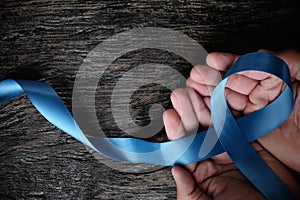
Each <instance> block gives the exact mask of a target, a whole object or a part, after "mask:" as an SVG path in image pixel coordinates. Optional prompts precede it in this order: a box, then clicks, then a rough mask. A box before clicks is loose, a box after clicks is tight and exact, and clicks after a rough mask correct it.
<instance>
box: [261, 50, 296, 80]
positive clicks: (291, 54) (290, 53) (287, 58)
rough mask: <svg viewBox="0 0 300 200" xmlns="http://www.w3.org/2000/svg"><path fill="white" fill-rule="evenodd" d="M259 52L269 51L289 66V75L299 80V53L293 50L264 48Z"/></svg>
mask: <svg viewBox="0 0 300 200" xmlns="http://www.w3.org/2000/svg"><path fill="white" fill-rule="evenodd" d="M259 52H266V53H271V54H274V55H276V56H278V57H279V58H281V59H282V60H284V62H285V63H286V64H287V65H288V66H289V69H290V72H291V77H292V78H294V79H297V80H298V81H300V53H299V52H298V51H295V50H285V51H281V52H274V51H269V50H266V49H260V50H259Z"/></svg>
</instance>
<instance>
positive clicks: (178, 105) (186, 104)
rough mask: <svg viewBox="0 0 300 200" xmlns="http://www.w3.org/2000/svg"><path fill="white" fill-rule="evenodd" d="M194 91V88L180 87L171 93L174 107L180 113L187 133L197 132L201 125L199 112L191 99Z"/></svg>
mask: <svg viewBox="0 0 300 200" xmlns="http://www.w3.org/2000/svg"><path fill="white" fill-rule="evenodd" d="M192 92H194V90H193V89H191V88H186V89H182V88H179V89H176V90H174V91H173V92H172V94H171V101H172V104H173V107H174V109H175V110H176V112H177V113H178V116H179V117H180V119H181V122H182V125H183V128H184V130H185V133H186V134H187V135H190V134H194V133H196V132H197V130H198V126H199V122H198V118H197V114H196V112H195V110H194V106H193V102H192V100H191V95H192Z"/></svg>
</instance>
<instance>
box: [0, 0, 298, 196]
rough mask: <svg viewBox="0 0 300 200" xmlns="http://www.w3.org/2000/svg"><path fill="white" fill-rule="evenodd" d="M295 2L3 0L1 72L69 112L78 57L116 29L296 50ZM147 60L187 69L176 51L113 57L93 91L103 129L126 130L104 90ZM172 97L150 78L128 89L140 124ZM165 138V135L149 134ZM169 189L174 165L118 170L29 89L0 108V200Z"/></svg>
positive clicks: (241, 48)
mask: <svg viewBox="0 0 300 200" xmlns="http://www.w3.org/2000/svg"><path fill="white" fill-rule="evenodd" d="M295 2H297V1H296V0H295V1H294V2H293V1H288V0H286V1H284V0H281V1H279V0H278V1H271V0H263V1H250V0H248V1H240V0H238V1H227V0H226V1H225V0H222V1H213V0H208V1H206V0H203V1H202V0H201V1H188V0H186V1H183V0H182V1H167V0H163V1H131V0H128V1H67V0H63V1H41V0H32V1H13V0H7V1H5V0H2V1H1V2H0V24H1V30H0V50H1V51H0V59H1V63H0V64H1V65H0V69H1V70H0V80H3V79H5V78H20V79H32V80H41V81H46V82H48V83H50V84H51V85H52V86H53V88H54V89H55V90H56V91H57V93H58V94H59V95H60V96H61V97H62V99H63V101H64V102H65V104H66V105H67V107H68V108H69V109H70V110H71V107H72V87H73V84H74V80H75V76H76V72H77V71H78V69H79V67H80V65H81V63H82V62H83V60H84V58H85V57H86V56H87V54H88V52H89V51H91V50H92V49H93V48H94V47H95V46H96V45H97V44H99V43H100V42H101V41H103V40H105V39H107V38H109V37H110V36H112V35H114V34H117V33H120V32H123V31H126V30H129V29H132V28H137V27H150V26H154V27H166V28H172V29H174V30H178V31H180V32H182V33H184V34H187V35H188V36H190V37H191V38H193V39H195V40H196V41H198V42H199V43H200V44H202V45H203V46H204V47H205V48H206V50H207V51H229V52H235V53H246V52H250V51H255V50H257V49H259V48H270V49H286V48H298V49H299V47H300V37H299V36H300V31H299V30H298V28H296V27H298V26H299V21H300V13H299V10H300V9H299V6H297V4H296V3H295ZM151 62H156V63H157V62H159V63H162V64H166V65H171V66H173V67H174V68H176V69H178V70H179V71H181V72H182V73H183V74H184V75H185V76H187V75H188V73H189V70H190V68H191V66H190V65H189V64H188V63H186V62H185V61H184V60H183V59H182V58H180V57H178V56H176V55H173V54H170V53H167V52H162V51H156V50H151V51H150V50H147V49H146V50H140V51H137V52H132V53H129V54H126V55H124V56H122V57H121V58H119V59H117V60H116V61H115V62H114V64H113V66H112V67H111V72H112V73H110V75H109V76H108V78H107V79H106V82H104V83H102V84H99V85H98V90H97V95H96V108H97V109H98V110H97V115H98V120H99V123H101V125H102V127H103V129H104V131H105V133H107V134H108V135H110V136H118V135H122V136H124V134H123V133H122V131H120V130H119V129H118V128H117V127H116V125H115V124H114V123H113V117H112V114H111V112H110V98H109V95H111V90H112V88H113V86H114V84H115V83H116V80H117V78H119V77H120V74H122V73H124V71H126V70H128V69H129V68H131V67H132V66H133V65H138V64H143V63H151ZM134 78H135V79H136V81H142V80H143V79H145V77H134ZM169 95H170V91H168V90H166V89H165V88H161V87H159V86H157V85H155V84H154V85H148V86H145V87H142V88H141V90H139V91H137V92H136V93H135V94H134V95H133V97H132V98H133V101H132V104H133V105H132V109H133V112H132V113H133V117H134V118H135V119H136V120H137V122H138V123H139V124H147V123H149V118H148V116H147V109H148V108H149V106H150V105H152V104H153V103H155V102H161V103H162V104H163V105H164V106H165V107H170V102H169ZM161 133H163V131H161ZM125 136H126V135H125ZM164 139H165V137H164V136H163V135H162V134H161V136H160V137H154V138H152V140H160V141H161V140H164ZM128 167H130V166H128ZM175 197H176V191H175V184H174V182H173V179H172V176H171V174H170V168H163V169H160V170H158V171H154V172H151V173H144V174H133V173H124V172H119V171H117V170H114V169H112V168H110V167H107V166H106V165H104V164H103V163H102V162H100V161H99V160H97V159H96V158H95V157H94V156H93V154H92V153H91V152H89V151H88V150H87V149H86V148H85V147H84V146H83V145H82V144H80V143H79V142H77V141H76V140H74V139H72V138H71V137H69V136H68V135H67V134H65V133H63V132H61V131H60V130H58V129H57V128H55V127H54V126H53V125H51V124H50V123H48V122H47V121H46V120H45V119H44V118H43V117H42V116H41V115H40V114H39V113H38V112H37V111H36V110H35V108H34V107H33V106H32V105H31V104H30V101H29V100H28V99H27V98H26V96H24V95H23V96H21V97H19V98H17V99H15V100H13V101H11V102H9V103H6V104H4V105H1V106H0V199H174V198H175Z"/></svg>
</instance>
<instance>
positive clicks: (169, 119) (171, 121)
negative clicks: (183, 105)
mask: <svg viewBox="0 0 300 200" xmlns="http://www.w3.org/2000/svg"><path fill="white" fill-rule="evenodd" d="M163 121H164V124H165V129H166V133H167V136H168V138H169V140H176V139H179V138H181V137H183V136H184V135H185V133H184V129H183V126H182V122H181V119H180V117H179V116H178V114H177V112H176V111H175V110H174V109H169V110H166V111H165V112H164V114H163Z"/></svg>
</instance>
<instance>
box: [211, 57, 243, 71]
mask: <svg viewBox="0 0 300 200" xmlns="http://www.w3.org/2000/svg"><path fill="white" fill-rule="evenodd" d="M237 58H238V55H235V54H231V53H221V52H212V53H209V54H208V55H207V57H206V64H207V65H208V66H210V67H212V68H215V69H218V70H220V71H227V70H228V68H230V67H231V65H232V64H233V63H234V62H235V61H236V59H237Z"/></svg>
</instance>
